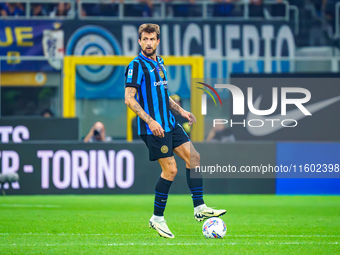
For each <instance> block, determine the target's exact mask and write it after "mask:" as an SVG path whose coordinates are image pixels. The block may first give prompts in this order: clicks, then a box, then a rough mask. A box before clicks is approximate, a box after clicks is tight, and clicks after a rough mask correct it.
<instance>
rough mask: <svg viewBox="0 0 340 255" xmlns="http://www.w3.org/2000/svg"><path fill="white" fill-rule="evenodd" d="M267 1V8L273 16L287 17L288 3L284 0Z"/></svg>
mask: <svg viewBox="0 0 340 255" xmlns="http://www.w3.org/2000/svg"><path fill="white" fill-rule="evenodd" d="M265 3H270V4H267V5H266V10H267V11H268V14H269V15H270V16H271V17H285V16H286V5H285V4H284V3H283V2H282V0H267V1H266V2H265Z"/></svg>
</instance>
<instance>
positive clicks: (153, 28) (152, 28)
mask: <svg viewBox="0 0 340 255" xmlns="http://www.w3.org/2000/svg"><path fill="white" fill-rule="evenodd" d="M143 32H145V33H148V34H150V33H154V32H155V33H156V34H157V40H158V39H159V35H160V33H161V30H160V29H159V26H158V25H157V24H151V23H146V24H142V25H140V26H139V29H138V33H139V39H142V33H143Z"/></svg>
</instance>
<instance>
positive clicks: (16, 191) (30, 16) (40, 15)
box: [0, 0, 340, 253]
mask: <svg viewBox="0 0 340 255" xmlns="http://www.w3.org/2000/svg"><path fill="white" fill-rule="evenodd" d="M0 12H1V16H0V100H1V104H0V107H1V109H0V114H1V116H0V137H1V143H0V153H1V154H0V156H1V157H0V161H1V162H0V173H1V174H8V173H13V172H14V173H18V175H19V178H20V180H19V182H13V183H1V184H0V185H1V189H2V191H3V194H7V195H50V194H54V195H61V194H153V190H154V183H155V180H156V179H157V177H158V176H159V173H160V167H159V166H158V164H157V163H151V162H148V161H147V158H148V154H147V151H146V150H145V145H144V144H143V143H141V142H140V141H139V140H138V139H136V137H133V134H132V131H133V128H132V127H133V121H132V116H131V115H130V113H129V112H128V111H127V108H126V105H125V104H124V72H125V67H126V64H127V63H128V62H129V61H130V60H131V59H132V58H134V56H136V55H137V54H138V53H139V50H140V48H139V45H138V43H137V41H138V27H139V25H140V24H142V23H147V22H148V23H157V24H159V25H160V27H161V37H160V39H161V43H160V46H159V51H158V54H159V55H161V56H164V57H165V58H167V59H168V60H169V63H170V62H171V63H173V64H172V65H168V67H167V68H168V73H169V74H170V75H169V84H170V85H169V90H170V92H171V94H176V95H178V96H179V97H180V99H181V103H182V106H183V107H184V108H185V109H188V110H189V109H190V110H191V111H193V112H195V113H196V115H197V117H198V118H199V120H200V121H199V123H197V126H196V127H193V130H191V131H190V133H191V138H192V141H194V142H195V144H196V147H197V149H198V151H199V152H200V154H201V157H202V161H204V162H208V163H211V164H215V162H214V161H213V158H214V156H215V155H216V151H218V152H219V154H218V155H222V156H223V159H224V162H229V163H230V164H232V165H236V166H240V165H260V164H267V165H268V164H271V165H274V166H275V165H277V166H279V165H281V164H283V165H296V166H300V165H301V166H302V167H305V165H307V166H308V168H310V167H311V165H314V167H315V166H317V164H321V165H323V164H325V165H326V168H331V167H332V168H334V171H333V173H337V175H333V176H332V177H336V176H337V177H339V175H340V173H339V163H340V160H339V152H340V119H339V109H340V102H339V96H340V87H339V86H340V85H339V84H340V79H339V78H340V75H339V71H340V54H339V49H340V27H339V24H340V20H339V15H340V1H337V0H325V1H321V0H296V1H294V0H289V1H286V0H257V1H256V0H232V1H223V0H190V1H189V0H188V1H172V0H140V1H137V0H120V1H119V0H116V1H111V0H77V1H75V0H74V1H73V0H59V1H54V0H34V1H33V0H21V1H20V0H19V1H4V0H0ZM176 57H177V59H176ZM180 57H184V58H180ZM195 59H199V61H202V62H198V64H197V63H196V62H195ZM182 61H183V62H182ZM184 61H188V62H190V63H191V62H195V63H196V64H195V65H196V67H197V66H198V68H199V69H198V70H196V71H195V72H196V73H195V74H194V71H193V68H194V67H193V66H188V65H185V66H184V65H183V63H184ZM113 62H114V63H115V64H112V63H113ZM100 63H102V64H100ZM103 63H104V64H103ZM165 64H167V62H166V63H165ZM196 78H200V79H198V80H196ZM197 81H204V82H206V83H208V84H216V83H231V84H236V85H238V86H240V88H241V89H242V91H243V92H244V93H245V94H246V87H249V86H251V87H253V88H254V93H255V94H254V98H255V96H256V97H257V96H259V95H264V96H263V100H264V101H263V105H264V109H268V108H269V107H270V105H271V98H270V97H271V90H268V87H269V88H271V87H273V86H275V87H278V88H281V87H289V86H291V87H303V88H305V89H308V90H309V91H310V92H311V95H312V97H311V100H310V102H308V103H311V104H312V103H318V102H321V101H325V102H326V101H327V100H330V99H332V100H333V101H332V102H329V101H328V102H329V103H327V106H324V107H323V108H320V109H319V110H318V111H317V112H315V113H313V116H312V117H306V118H303V119H301V120H299V121H298V123H299V124H298V126H297V127H296V128H282V129H280V130H278V131H276V132H273V133H268V134H262V135H258V134H254V133H252V132H251V131H250V129H247V128H242V127H240V126H236V127H234V128H233V127H230V126H228V135H227V136H228V137H229V139H227V140H224V141H210V139H209V138H208V137H209V133H210V131H211V129H212V120H213V119H214V118H221V116H224V117H223V118H225V119H231V118H233V116H232V97H231V95H230V93H228V92H226V91H222V90H218V92H219V94H220V95H221V97H222V101H223V107H215V106H214V102H213V100H212V99H211V98H209V97H208V107H207V108H208V114H207V115H205V116H203V115H201V114H200V110H201V108H200V107H201V106H200V103H199V104H197V103H193V100H197V101H196V102H200V94H197V91H198V90H195V91H196V92H195V91H194V89H195V87H196V85H197V83H196V82H197ZM195 93H196V94H195ZM194 94H195V95H194ZM197 95H198V97H197ZM197 98H198V99H197ZM263 105H262V106H263ZM46 109H49V110H50V111H51V112H52V113H53V114H54V116H53V117H52V118H44V117H43V116H42V112H43V111H44V110H46ZM278 113H279V111H278V112H275V114H278ZM198 115H199V116H198ZM234 117H235V116H234ZM242 118H245V116H241V117H240V116H238V117H235V118H234V121H241V122H242ZM96 121H101V122H103V123H104V124H105V127H106V134H107V135H108V136H110V137H112V139H113V141H112V142H109V143H83V142H82V140H83V138H84V137H85V136H86V135H87V134H88V132H89V130H90V128H91V127H92V125H93V124H94V123H95V122H96ZM133 138H135V139H133ZM336 165H337V168H336ZM184 167H185V166H184V164H183V162H178V168H179V169H184ZM315 177H319V176H318V175H314V176H313V178H279V176H277V177H275V176H271V177H270V178H261V176H256V177H255V178H254V177H251V178H250V177H249V178H218V179H212V178H207V179H206V180H205V190H206V193H208V194H272V195H305V194H307V195H339V194H340V181H339V180H340V179H338V178H324V176H320V178H315ZM171 193H176V194H187V193H188V190H187V187H186V181H185V174H184V171H179V173H178V176H177V177H176V181H175V183H174V185H173V187H172V188H171ZM13 197H14V196H13ZM2 199H4V198H0V203H1V201H3V203H15V202H14V200H12V201H11V199H10V197H8V198H6V200H2ZM150 199H151V200H152V198H151V196H150ZM51 200H53V197H51ZM151 200H150V201H151ZM211 200H212V201H213V199H211ZM20 201H21V202H22V203H24V204H25V202H24V200H20ZM44 201H46V200H44ZM220 201H222V200H220ZM338 202H339V201H338V200H335V204H337V205H339V203H338ZM18 203H19V202H18ZM32 203H34V201H33V202H32ZM41 203H42V202H41ZM245 204H246V203H245ZM219 206H224V205H223V204H219ZM333 208H334V207H333ZM5 209H6V210H7V212H14V209H13V208H12V209H11V208H7V207H6V208H5V207H2V208H1V207H0V212H1V210H5ZM301 210H303V209H301ZM335 223H336V224H337V225H336V226H338V225H339V218H335ZM0 229H1V227H0ZM7 231H8V230H7ZM0 232H1V231H0ZM0 234H1V233H0ZM0 239H1V236H0ZM338 239H339V236H337V237H336V240H338ZM3 247H5V246H3ZM0 250H1V246H0ZM41 252H43V251H41ZM264 252H265V251H264ZM19 253H20V250H19ZM33 253H34V252H33Z"/></svg>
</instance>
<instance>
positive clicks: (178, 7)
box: [171, 0, 202, 17]
mask: <svg viewBox="0 0 340 255" xmlns="http://www.w3.org/2000/svg"><path fill="white" fill-rule="evenodd" d="M184 2H188V3H184ZM171 6H172V10H173V11H172V15H173V16H174V17H197V16H201V15H202V14H200V13H198V12H197V10H196V0H187V1H183V3H181V4H172V5H171ZM199 9H201V8H199Z"/></svg>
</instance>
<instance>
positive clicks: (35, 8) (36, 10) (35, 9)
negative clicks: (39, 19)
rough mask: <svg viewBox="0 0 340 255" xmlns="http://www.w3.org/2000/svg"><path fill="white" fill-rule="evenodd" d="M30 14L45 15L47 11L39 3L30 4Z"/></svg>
mask: <svg viewBox="0 0 340 255" xmlns="http://www.w3.org/2000/svg"><path fill="white" fill-rule="evenodd" d="M31 16H47V13H46V10H45V8H43V6H42V5H41V4H31Z"/></svg>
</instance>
